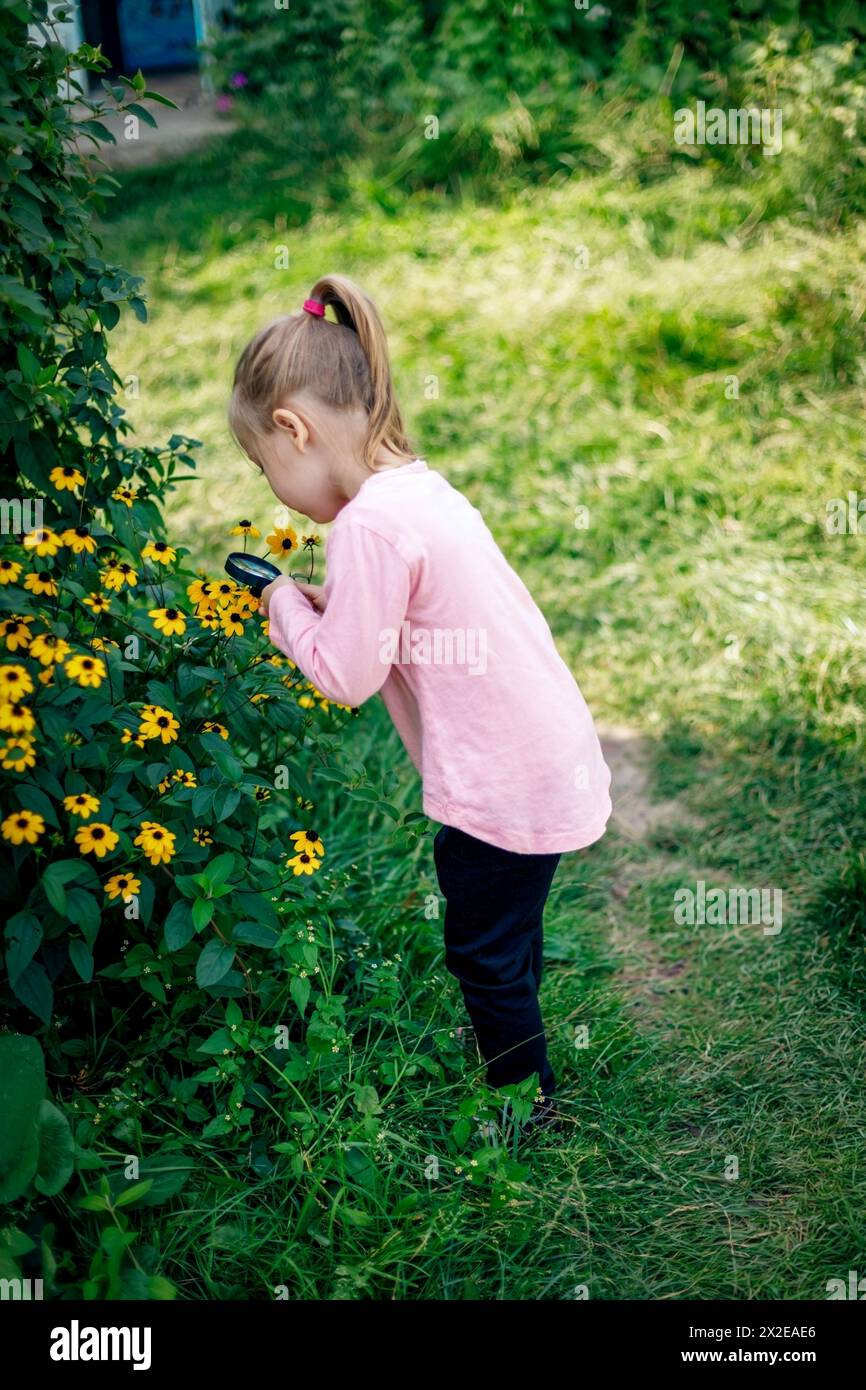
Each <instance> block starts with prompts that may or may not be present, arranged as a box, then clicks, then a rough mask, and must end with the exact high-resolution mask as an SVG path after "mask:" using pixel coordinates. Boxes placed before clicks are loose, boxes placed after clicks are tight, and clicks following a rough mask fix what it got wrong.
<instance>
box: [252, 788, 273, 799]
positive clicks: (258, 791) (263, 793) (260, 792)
mask: <svg viewBox="0 0 866 1390" xmlns="http://www.w3.org/2000/svg"><path fill="white" fill-rule="evenodd" d="M253 796H254V797H255V799H256V801H270V799H271V793H270V789H269V788H268V787H253Z"/></svg>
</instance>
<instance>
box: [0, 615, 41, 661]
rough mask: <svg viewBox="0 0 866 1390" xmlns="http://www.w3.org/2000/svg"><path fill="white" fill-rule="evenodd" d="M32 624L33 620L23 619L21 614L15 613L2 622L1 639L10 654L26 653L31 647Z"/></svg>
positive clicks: (0, 623)
mask: <svg viewBox="0 0 866 1390" xmlns="http://www.w3.org/2000/svg"><path fill="white" fill-rule="evenodd" d="M32 622H33V619H32V618H22V617H21V615H20V614H19V613H13V614H12V617H11V618H4V619H3V621H2V622H0V637H2V639H3V641H4V642H5V643H6V646H7V648H8V650H9V651H10V652H17V651H19V650H21V651H24V650H26V649H27V647H29V646H30V642H31V640H32V636H33V634H32V633H31V631H30V624H31V623H32Z"/></svg>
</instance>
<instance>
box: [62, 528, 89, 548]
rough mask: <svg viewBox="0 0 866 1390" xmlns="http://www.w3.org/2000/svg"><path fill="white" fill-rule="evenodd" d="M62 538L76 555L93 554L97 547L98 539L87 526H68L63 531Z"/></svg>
mask: <svg viewBox="0 0 866 1390" xmlns="http://www.w3.org/2000/svg"><path fill="white" fill-rule="evenodd" d="M60 539H61V540H62V541H63V544H64V545H68V546H69V549H70V550H71V551H72V553H73V554H74V555H82V554H86V555H92V554H93V552H94V550H95V549H96V541H95V540H94V538H93V536H91V534H90V531H89V530H88V528H87V527H86V526H68V527H67V528H66V530H65V531H61V533H60Z"/></svg>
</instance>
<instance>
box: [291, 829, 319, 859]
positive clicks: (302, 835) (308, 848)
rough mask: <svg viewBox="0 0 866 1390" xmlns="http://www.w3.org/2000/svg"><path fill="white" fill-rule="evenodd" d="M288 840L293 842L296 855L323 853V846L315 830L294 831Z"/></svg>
mask: <svg viewBox="0 0 866 1390" xmlns="http://www.w3.org/2000/svg"><path fill="white" fill-rule="evenodd" d="M289 839H290V840H294V841H295V850H296V851H297V852H298V853H306V854H319V855H323V854H324V853H325V846H324V845H323V844H322V839H321V836H320V835H319V833H318V831H316V830H295V831H294V832H293V833H292V834H291V835H290V836H289Z"/></svg>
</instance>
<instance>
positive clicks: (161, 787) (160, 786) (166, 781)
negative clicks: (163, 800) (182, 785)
mask: <svg viewBox="0 0 866 1390" xmlns="http://www.w3.org/2000/svg"><path fill="white" fill-rule="evenodd" d="M170 786H171V778H170V777H163V779H162V781H161V782H157V784H156V790H157V791H158V792H159V794H160V796H164V795H165V793H166V792H167V791H168V789H169V787H170Z"/></svg>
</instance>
